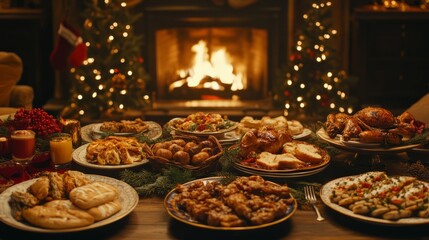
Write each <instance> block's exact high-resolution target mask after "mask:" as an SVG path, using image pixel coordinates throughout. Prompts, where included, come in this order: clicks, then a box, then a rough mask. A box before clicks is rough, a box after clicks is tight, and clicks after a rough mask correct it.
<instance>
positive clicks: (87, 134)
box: [81, 121, 162, 142]
mask: <svg viewBox="0 0 429 240" xmlns="http://www.w3.org/2000/svg"><path fill="white" fill-rule="evenodd" d="M145 123H146V124H147V125H149V129H148V130H147V131H145V132H142V133H139V134H142V135H143V136H147V137H148V138H149V139H151V140H155V139H158V138H159V137H161V136H162V127H161V125H159V124H158V123H156V122H153V121H145ZM97 125H101V123H92V124H88V125H85V126H83V127H82V128H81V136H82V140H83V141H85V142H92V141H94V140H97V139H100V138H101V137H102V135H100V133H96V132H94V128H97ZM99 128H100V127H99V126H98V129H99ZM139 134H138V135H139ZM136 135H137V134H136Z"/></svg>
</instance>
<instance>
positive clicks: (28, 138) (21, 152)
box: [10, 130, 36, 165]
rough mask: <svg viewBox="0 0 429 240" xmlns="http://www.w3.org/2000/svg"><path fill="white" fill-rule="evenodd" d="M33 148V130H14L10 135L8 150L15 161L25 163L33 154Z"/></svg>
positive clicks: (34, 135)
mask: <svg viewBox="0 0 429 240" xmlns="http://www.w3.org/2000/svg"><path fill="white" fill-rule="evenodd" d="M35 148H36V134H35V133H34V132H33V131H31V130H16V131H13V132H12V134H11V135H10V152H11V155H12V159H13V160H14V161H15V162H16V163H19V164H22V165H27V163H28V162H29V161H30V160H31V159H32V158H33V156H34V150H35Z"/></svg>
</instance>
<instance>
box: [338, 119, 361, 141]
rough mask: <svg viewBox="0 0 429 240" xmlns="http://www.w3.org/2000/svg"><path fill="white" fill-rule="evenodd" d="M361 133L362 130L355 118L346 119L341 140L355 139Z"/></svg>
mask: <svg viewBox="0 0 429 240" xmlns="http://www.w3.org/2000/svg"><path fill="white" fill-rule="evenodd" d="M361 132H362V128H361V127H360V126H359V122H358V121H357V120H356V118H349V119H347V122H346V125H345V127H344V130H343V140H344V141H348V140H350V139H351V138H357V137H359V133H361Z"/></svg>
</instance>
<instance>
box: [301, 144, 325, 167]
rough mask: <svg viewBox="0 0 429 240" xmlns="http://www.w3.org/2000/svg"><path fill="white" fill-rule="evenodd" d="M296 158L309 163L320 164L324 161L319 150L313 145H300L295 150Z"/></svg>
mask: <svg viewBox="0 0 429 240" xmlns="http://www.w3.org/2000/svg"><path fill="white" fill-rule="evenodd" d="M295 156H296V157H297V158H298V159H300V160H302V161H304V162H308V163H319V162H321V161H322V155H321V154H320V153H319V149H318V148H317V147H316V146H314V145H311V144H304V143H298V144H297V145H296V149H295Z"/></svg>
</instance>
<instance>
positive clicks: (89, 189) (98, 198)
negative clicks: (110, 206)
mask: <svg viewBox="0 0 429 240" xmlns="http://www.w3.org/2000/svg"><path fill="white" fill-rule="evenodd" d="M118 196H119V192H118V189H117V188H116V187H114V186H112V185H110V184H107V183H103V182H93V183H90V184H87V185H84V186H82V187H78V188H75V189H73V190H72V191H71V192H70V195H69V198H70V201H72V203H73V204H74V205H76V206H78V207H79V208H82V209H89V208H92V207H95V206H99V205H101V204H104V203H107V202H110V201H113V200H115V199H116V198H118Z"/></svg>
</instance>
